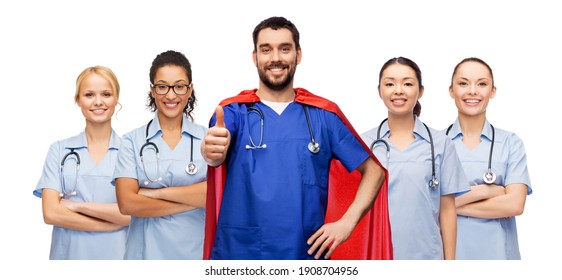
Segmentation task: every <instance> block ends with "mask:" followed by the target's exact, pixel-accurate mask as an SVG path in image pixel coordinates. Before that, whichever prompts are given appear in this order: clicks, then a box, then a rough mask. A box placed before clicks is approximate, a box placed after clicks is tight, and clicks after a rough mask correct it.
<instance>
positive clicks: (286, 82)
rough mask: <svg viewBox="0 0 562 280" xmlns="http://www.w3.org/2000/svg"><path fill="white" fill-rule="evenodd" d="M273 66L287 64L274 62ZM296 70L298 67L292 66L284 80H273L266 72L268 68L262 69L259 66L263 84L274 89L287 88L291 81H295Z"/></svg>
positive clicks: (259, 74)
mask: <svg viewBox="0 0 562 280" xmlns="http://www.w3.org/2000/svg"><path fill="white" fill-rule="evenodd" d="M295 65H296V63H295ZM272 66H283V67H284V66H286V65H284V64H280V63H277V64H272V65H270V66H269V67H272ZM295 71H296V67H295V68H291V69H290V70H289V73H287V76H286V77H285V78H284V79H283V80H281V81H273V80H270V79H269V78H268V76H267V74H266V72H267V70H262V69H261V68H259V67H258V76H259V77H260V80H261V81H262V82H263V84H264V85H265V86H266V87H268V88H270V89H272V90H274V91H280V90H283V89H285V88H286V87H287V86H289V84H291V82H292V81H293V78H294V76H295Z"/></svg>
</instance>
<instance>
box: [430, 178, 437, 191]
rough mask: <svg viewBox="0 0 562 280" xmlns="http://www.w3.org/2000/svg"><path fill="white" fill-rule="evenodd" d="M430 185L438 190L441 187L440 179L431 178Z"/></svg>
mask: <svg viewBox="0 0 562 280" xmlns="http://www.w3.org/2000/svg"><path fill="white" fill-rule="evenodd" d="M429 187H430V188H431V189H432V190H436V189H437V188H438V187H439V180H437V178H436V177H433V178H431V180H429Z"/></svg>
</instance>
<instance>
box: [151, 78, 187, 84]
mask: <svg viewBox="0 0 562 280" xmlns="http://www.w3.org/2000/svg"><path fill="white" fill-rule="evenodd" d="M175 82H176V83H178V82H186V83H187V81H186V80H184V79H179V80H176V81H175ZM157 83H167V82H166V81H164V80H158V81H156V83H155V84H157Z"/></svg>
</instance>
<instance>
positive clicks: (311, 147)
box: [246, 104, 320, 154]
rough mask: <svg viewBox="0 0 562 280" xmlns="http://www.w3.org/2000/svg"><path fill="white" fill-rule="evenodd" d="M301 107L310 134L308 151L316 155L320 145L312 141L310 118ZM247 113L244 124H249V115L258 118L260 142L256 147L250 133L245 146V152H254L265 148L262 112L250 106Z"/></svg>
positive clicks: (306, 111) (303, 106) (303, 107)
mask: <svg viewBox="0 0 562 280" xmlns="http://www.w3.org/2000/svg"><path fill="white" fill-rule="evenodd" d="M301 105H302V109H303V111H304V114H305V116H306V123H307V125H308V132H309V133H310V142H309V143H308V150H309V151H310V152H311V153H313V154H317V153H318V152H319V151H320V144H319V143H318V142H316V140H314V133H313V131H312V125H311V124H310V117H309V116H308V110H307V108H306V106H305V105H304V104H301ZM247 113H248V114H247V115H246V122H247V123H249V120H248V116H249V115H250V114H251V113H255V114H258V116H259V117H260V141H259V143H258V144H257V145H256V144H255V142H254V140H253V139H252V135H251V133H248V138H249V142H250V143H249V144H247V145H246V150H256V149H265V148H267V145H266V144H265V143H263V119H264V117H263V112H262V111H261V109H260V108H258V107H254V106H250V107H248V112H247Z"/></svg>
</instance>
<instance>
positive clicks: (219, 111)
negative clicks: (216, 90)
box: [215, 106, 225, 127]
mask: <svg viewBox="0 0 562 280" xmlns="http://www.w3.org/2000/svg"><path fill="white" fill-rule="evenodd" d="M215 115H216V118H217V122H216V124H215V126H216V127H225V125H224V110H223V109H222V106H217V109H215Z"/></svg>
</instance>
